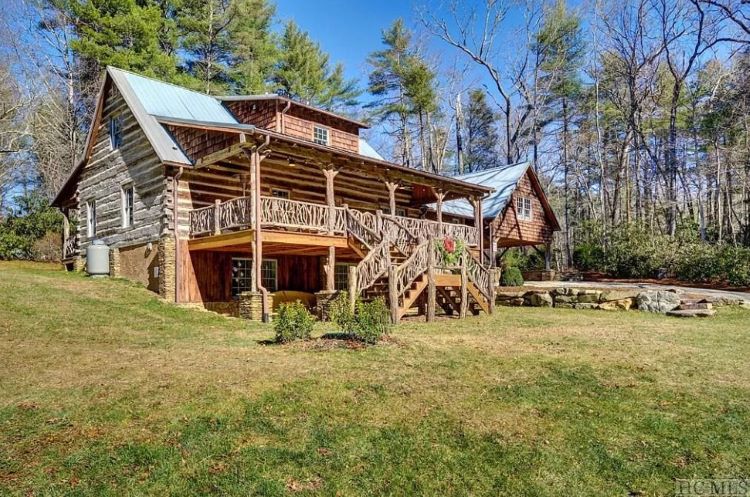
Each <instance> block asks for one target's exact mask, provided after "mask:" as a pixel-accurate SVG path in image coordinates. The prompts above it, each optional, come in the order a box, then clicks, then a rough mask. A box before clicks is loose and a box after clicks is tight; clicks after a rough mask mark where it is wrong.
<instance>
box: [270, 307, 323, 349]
mask: <svg viewBox="0 0 750 497" xmlns="http://www.w3.org/2000/svg"><path fill="white" fill-rule="evenodd" d="M314 322H315V318H314V317H313V315H312V314H310V312H309V311H308V310H307V307H305V306H304V304H302V302H300V301H299V300H298V301H297V302H293V303H288V304H281V307H279V314H278V316H277V317H276V321H275V322H274V326H273V327H274V331H275V332H276V341H277V342H279V343H286V342H291V341H293V340H306V339H308V338H310V333H311V332H312V328H313V323H314Z"/></svg>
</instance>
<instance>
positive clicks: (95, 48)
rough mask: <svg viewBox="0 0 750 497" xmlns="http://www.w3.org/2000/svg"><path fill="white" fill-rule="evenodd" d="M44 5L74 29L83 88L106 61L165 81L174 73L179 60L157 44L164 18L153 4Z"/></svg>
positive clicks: (93, 0) (63, 0) (57, 0)
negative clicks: (59, 14)
mask: <svg viewBox="0 0 750 497" xmlns="http://www.w3.org/2000/svg"><path fill="white" fill-rule="evenodd" d="M47 7H48V8H49V9H51V10H52V11H57V12H60V13H61V14H62V16H60V18H63V19H66V20H67V21H68V22H69V23H70V24H71V26H72V27H73V30H74V32H75V34H76V39H75V40H73V41H71V43H70V45H71V48H72V49H73V51H74V53H75V54H76V56H77V57H78V65H79V67H80V68H81V70H80V71H79V75H80V78H81V79H82V81H81V84H80V86H81V87H88V86H92V83H93V82H96V81H98V80H99V77H100V74H101V71H102V69H103V68H104V67H105V66H107V65H113V66H117V67H120V68H122V69H129V70H132V71H135V72H138V73H141V74H146V75H149V76H154V77H158V78H161V79H166V80H172V79H173V78H174V77H175V75H176V72H177V59H176V57H175V56H174V54H169V53H166V52H165V51H164V50H163V49H162V46H161V42H162V39H161V38H160V33H163V27H164V23H165V20H164V18H163V17H162V9H161V8H160V5H158V4H157V3H155V2H152V1H147V2H137V1H135V0H124V1H120V2H112V1H107V0H85V1H69V0H48V4H47ZM42 29H55V28H54V27H51V26H42Z"/></svg>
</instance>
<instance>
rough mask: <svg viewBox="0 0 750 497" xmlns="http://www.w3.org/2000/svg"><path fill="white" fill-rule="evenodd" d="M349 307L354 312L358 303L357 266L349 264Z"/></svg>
mask: <svg viewBox="0 0 750 497" xmlns="http://www.w3.org/2000/svg"><path fill="white" fill-rule="evenodd" d="M348 269H349V308H350V309H351V310H352V312H354V309H355V307H356V304H357V297H358V295H357V266H353V265H352V266H349V267H348Z"/></svg>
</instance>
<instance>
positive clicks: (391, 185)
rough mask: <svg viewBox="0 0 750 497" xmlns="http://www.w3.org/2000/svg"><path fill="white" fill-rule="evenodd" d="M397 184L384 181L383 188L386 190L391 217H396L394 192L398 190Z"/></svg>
mask: <svg viewBox="0 0 750 497" xmlns="http://www.w3.org/2000/svg"><path fill="white" fill-rule="evenodd" d="M398 186H399V184H398V182H395V181H386V182H385V187H386V188H388V209H389V211H390V214H391V216H395V215H396V190H397V189H398Z"/></svg>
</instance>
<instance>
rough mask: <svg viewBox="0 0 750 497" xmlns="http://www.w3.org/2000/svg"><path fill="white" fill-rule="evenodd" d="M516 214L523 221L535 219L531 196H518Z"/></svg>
mask: <svg viewBox="0 0 750 497" xmlns="http://www.w3.org/2000/svg"><path fill="white" fill-rule="evenodd" d="M516 215H517V216H518V219H520V220H522V221H531V220H533V219H534V211H533V209H532V207H531V198H529V197H525V196H521V195H519V196H517V197H516Z"/></svg>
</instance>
